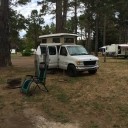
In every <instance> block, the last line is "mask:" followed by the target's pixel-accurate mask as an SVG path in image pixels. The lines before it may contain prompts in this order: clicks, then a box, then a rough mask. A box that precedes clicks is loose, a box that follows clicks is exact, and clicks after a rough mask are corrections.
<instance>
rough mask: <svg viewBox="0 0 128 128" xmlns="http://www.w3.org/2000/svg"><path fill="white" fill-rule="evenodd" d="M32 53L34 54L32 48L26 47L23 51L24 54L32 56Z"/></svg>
mask: <svg viewBox="0 0 128 128" xmlns="http://www.w3.org/2000/svg"><path fill="white" fill-rule="evenodd" d="M31 55H32V51H31V49H25V50H23V52H22V56H31Z"/></svg>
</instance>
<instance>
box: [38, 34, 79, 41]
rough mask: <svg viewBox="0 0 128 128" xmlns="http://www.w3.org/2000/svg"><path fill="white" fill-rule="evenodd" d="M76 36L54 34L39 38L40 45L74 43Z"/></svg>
mask: <svg viewBox="0 0 128 128" xmlns="http://www.w3.org/2000/svg"><path fill="white" fill-rule="evenodd" d="M77 36H78V35H77V34H71V33H56V34H48V35H41V36H39V40H40V43H62V44H63V43H76V38H77Z"/></svg>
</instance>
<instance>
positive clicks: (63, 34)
mask: <svg viewBox="0 0 128 128" xmlns="http://www.w3.org/2000/svg"><path fill="white" fill-rule="evenodd" d="M56 36H76V37H77V36H78V35H77V34H71V33H55V34H48V35H41V36H39V38H46V37H56Z"/></svg>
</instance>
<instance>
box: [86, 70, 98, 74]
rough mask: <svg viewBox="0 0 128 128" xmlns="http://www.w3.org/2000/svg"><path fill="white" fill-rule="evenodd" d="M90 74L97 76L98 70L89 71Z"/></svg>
mask: <svg viewBox="0 0 128 128" xmlns="http://www.w3.org/2000/svg"><path fill="white" fill-rule="evenodd" d="M88 72H89V74H96V72H97V69H95V70H88Z"/></svg>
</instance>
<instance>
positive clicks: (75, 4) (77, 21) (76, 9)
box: [75, 0, 78, 43]
mask: <svg viewBox="0 0 128 128" xmlns="http://www.w3.org/2000/svg"><path fill="white" fill-rule="evenodd" d="M77 23H78V21H77V0H75V34H77ZM75 42H76V43H77V37H76V38H75Z"/></svg>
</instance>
